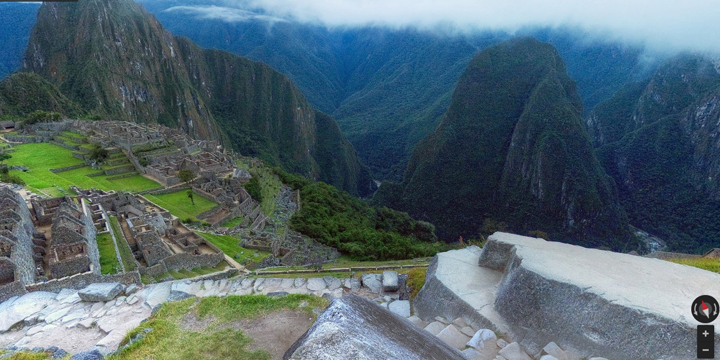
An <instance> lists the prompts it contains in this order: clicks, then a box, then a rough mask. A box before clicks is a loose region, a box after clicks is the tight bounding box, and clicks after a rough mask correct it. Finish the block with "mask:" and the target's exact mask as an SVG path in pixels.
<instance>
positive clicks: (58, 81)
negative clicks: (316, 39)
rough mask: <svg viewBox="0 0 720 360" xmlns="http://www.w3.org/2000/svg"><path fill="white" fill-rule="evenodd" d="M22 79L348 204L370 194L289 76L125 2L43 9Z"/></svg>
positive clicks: (91, 0)
mask: <svg viewBox="0 0 720 360" xmlns="http://www.w3.org/2000/svg"><path fill="white" fill-rule="evenodd" d="M23 70H24V71H26V72H33V73H36V74H39V75H41V76H42V77H43V78H45V79H46V80H48V81H49V82H50V83H51V84H52V85H53V86H55V87H57V88H58V89H59V90H60V91H61V92H62V93H63V94H64V95H65V96H66V97H67V98H68V99H69V100H71V101H74V102H76V103H78V104H80V105H81V106H82V107H83V109H85V110H87V111H89V112H91V113H93V114H95V115H99V116H101V117H106V118H112V119H116V120H128V121H137V122H158V123H161V124H164V125H168V126H172V127H179V128H181V129H184V130H185V131H187V132H188V133H189V134H191V135H193V136H195V137H198V138H208V139H219V140H222V141H223V143H225V144H226V145H228V146H230V147H232V148H234V149H235V150H238V151H240V153H242V154H245V155H251V156H257V157H259V158H261V159H263V160H265V161H266V162H268V163H270V164H276V165H280V166H281V167H282V168H283V169H285V170H286V171H291V172H296V173H300V174H303V175H305V176H308V177H309V178H313V179H319V180H325V181H328V182H329V183H331V184H334V185H337V186H338V187H340V188H341V189H343V190H347V191H349V192H351V193H353V194H356V195H368V194H370V193H372V191H373V190H374V188H375V185H374V183H373V181H372V178H371V177H370V174H369V171H368V169H367V168H366V167H365V166H363V165H362V164H361V163H360V162H359V160H358V159H357V157H356V156H355V151H354V149H353V148H352V145H351V144H350V143H349V142H348V141H347V140H346V139H345V138H344V137H343V135H342V133H340V131H339V129H338V128H337V126H332V125H333V124H334V120H332V119H331V118H327V117H325V116H324V115H318V114H317V113H316V111H315V109H314V108H313V107H312V106H311V105H310V104H309V103H308V102H307V100H305V97H304V96H303V94H302V93H301V92H300V91H299V90H298V89H297V88H295V86H294V85H293V83H292V81H291V80H290V79H289V78H288V77H287V76H285V75H283V74H280V73H278V72H277V71H275V70H273V69H272V68H270V67H269V66H267V65H265V64H262V63H257V62H253V61H250V60H248V59H245V58H241V57H238V56H236V55H232V54H230V53H227V52H224V51H220V50H204V49H202V48H200V47H199V46H197V45H195V44H194V43H193V42H192V41H191V40H189V39H187V38H176V37H173V36H172V35H171V34H170V33H169V32H167V31H166V30H165V29H164V28H163V27H162V25H161V24H160V23H159V22H158V21H157V20H156V19H155V17H154V16H152V15H150V14H148V13H147V12H146V11H145V10H144V9H143V8H142V6H140V5H138V4H136V3H134V2H132V1H130V0H81V1H79V2H77V3H45V4H44V5H43V6H42V7H41V8H40V10H39V13H38V21H37V23H36V25H35V28H34V29H33V31H32V35H31V38H30V41H29V45H28V48H27V52H26V55H25V60H24V66H23ZM318 117H320V118H321V119H320V120H319V121H318V122H320V123H321V124H323V126H324V127H323V129H322V131H321V132H320V131H319V130H318V124H317V123H316V119H317V118H318ZM328 124H329V125H328ZM326 125H327V126H326Z"/></svg>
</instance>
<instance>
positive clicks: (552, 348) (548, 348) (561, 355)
mask: <svg viewBox="0 0 720 360" xmlns="http://www.w3.org/2000/svg"><path fill="white" fill-rule="evenodd" d="M542 355H552V357H554V358H555V359H557V360H568V356H567V354H565V351H563V349H561V348H560V347H559V346H558V345H557V344H556V343H555V342H550V343H548V344H547V345H545V347H544V348H543V351H542ZM546 360H552V359H546Z"/></svg>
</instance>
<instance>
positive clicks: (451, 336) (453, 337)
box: [437, 325, 470, 350]
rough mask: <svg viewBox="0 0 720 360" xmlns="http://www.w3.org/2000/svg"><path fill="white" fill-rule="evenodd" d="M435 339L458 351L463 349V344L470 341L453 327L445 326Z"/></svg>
mask: <svg viewBox="0 0 720 360" xmlns="http://www.w3.org/2000/svg"><path fill="white" fill-rule="evenodd" d="M437 337H438V338H439V339H440V340H442V341H444V342H446V343H448V345H450V346H452V347H454V348H456V349H458V350H461V349H464V348H465V344H467V342H468V341H469V340H470V337H469V336H467V335H465V334H463V333H461V332H460V330H458V328H457V327H455V325H448V326H446V327H445V328H444V329H443V330H442V331H440V332H439V333H438V334H437Z"/></svg>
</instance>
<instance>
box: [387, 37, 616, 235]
mask: <svg viewBox="0 0 720 360" xmlns="http://www.w3.org/2000/svg"><path fill="white" fill-rule="evenodd" d="M581 113H582V103H581V101H580V97H579V96H578V94H577V91H576V87H575V83H574V82H573V81H572V80H571V79H570V78H569V77H568V75H567V74H566V70H565V65H564V63H563V61H562V59H561V58H560V56H559V55H558V53H557V51H556V50H555V49H554V48H553V47H552V46H551V45H550V44H546V43H541V42H539V41H537V40H534V39H531V38H520V39H515V40H511V41H508V42H505V43H502V44H500V45H497V46H494V47H491V48H489V49H486V50H484V51H482V52H481V53H480V54H478V55H477V56H476V57H475V58H474V59H473V60H472V61H471V62H470V64H469V65H468V67H467V69H466V71H465V73H464V74H463V76H462V77H461V78H460V81H459V82H458V84H457V87H456V89H455V93H454V94H453V99H452V102H451V105H450V107H449V108H448V110H447V113H446V114H445V117H444V119H443V120H442V122H441V124H440V126H438V128H437V129H436V130H435V132H434V133H432V134H430V135H429V136H428V137H427V138H425V139H424V140H423V141H422V142H421V143H420V144H419V145H418V146H417V147H416V149H415V152H414V153H413V156H412V158H411V159H410V162H409V164H408V167H407V170H406V173H405V178H404V180H403V183H402V184H401V185H399V186H398V187H397V188H392V187H391V188H390V189H387V190H383V187H385V185H383V187H381V189H380V191H379V193H378V196H377V200H378V201H379V202H382V203H385V204H388V205H389V206H391V207H392V206H394V207H397V208H399V209H402V210H406V211H408V213H410V214H411V216H413V217H415V218H418V219H422V220H428V221H430V222H432V223H434V224H435V225H436V226H437V228H438V235H439V237H440V238H444V239H446V240H450V239H452V240H454V239H457V237H458V236H464V237H471V236H475V235H476V234H477V231H478V230H479V229H480V227H481V226H482V225H483V221H484V219H487V218H494V219H496V220H498V221H500V220H501V221H504V222H506V223H508V225H509V227H510V228H511V229H514V230H515V231H520V232H527V231H533V230H542V231H545V232H548V233H550V236H551V238H554V239H563V240H567V241H573V242H576V243H583V244H585V245H606V246H610V247H613V248H621V247H622V246H624V244H625V243H626V242H627V240H628V239H629V229H628V226H627V220H626V218H625V215H624V212H623V210H622V209H621V208H620V206H619V204H618V202H617V198H616V194H615V189H614V185H613V184H612V181H610V180H609V179H608V177H607V175H605V174H604V172H603V169H602V167H601V166H600V164H599V162H598V160H597V159H596V158H595V156H594V155H593V151H592V146H591V144H590V141H589V137H588V135H587V132H586V130H585V127H584V125H583V122H582V119H581V118H580V115H581Z"/></svg>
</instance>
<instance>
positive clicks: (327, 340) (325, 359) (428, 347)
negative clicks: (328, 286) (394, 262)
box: [283, 295, 464, 360]
mask: <svg viewBox="0 0 720 360" xmlns="http://www.w3.org/2000/svg"><path fill="white" fill-rule="evenodd" d="M283 359H284V360H291V359H292V360H311V359H312V360H343V359H348V360H349V359H353V360H356V359H360V360H363V359H366V360H371V359H373V360H374V359H387V360H392V359H398V360H400V359H402V360H413V359H417V360H420V359H447V360H454V359H457V360H461V359H464V356H463V355H462V354H460V352H458V351H457V350H455V349H453V348H452V347H450V346H449V345H447V344H445V343H444V342H442V341H440V340H439V339H437V338H436V337H434V336H432V335H430V334H429V333H427V332H425V331H423V330H421V329H418V328H416V327H414V326H413V325H412V324H411V323H409V322H407V321H405V319H403V318H401V317H399V316H397V315H395V314H392V313H390V312H388V311H387V310H384V309H382V308H381V307H379V306H377V305H376V304H374V303H373V302H371V301H369V300H366V299H364V298H361V297H359V296H355V295H348V296H344V297H342V298H340V299H336V300H334V301H333V302H332V303H331V304H330V306H329V307H328V308H327V309H325V311H323V313H322V314H321V315H320V316H319V317H318V320H317V321H316V322H315V324H314V325H313V326H312V327H311V328H310V330H308V331H307V332H306V333H305V334H304V335H303V336H302V337H301V338H300V339H299V340H298V341H297V342H295V344H293V346H291V347H290V349H289V350H288V351H287V352H286V353H285V356H284V357H283Z"/></svg>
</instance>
